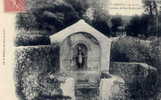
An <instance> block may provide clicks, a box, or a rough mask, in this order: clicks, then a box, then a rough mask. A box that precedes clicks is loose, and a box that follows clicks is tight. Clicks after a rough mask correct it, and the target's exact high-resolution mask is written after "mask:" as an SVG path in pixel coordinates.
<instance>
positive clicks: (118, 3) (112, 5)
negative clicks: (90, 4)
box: [106, 0, 143, 16]
mask: <svg viewBox="0 0 161 100" xmlns="http://www.w3.org/2000/svg"><path fill="white" fill-rule="evenodd" d="M106 7H107V8H106V9H108V12H109V14H111V15H129V16H133V15H141V14H142V13H143V4H142V0H109V1H108V3H107V6H106Z"/></svg>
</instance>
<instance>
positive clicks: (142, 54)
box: [111, 37, 150, 64]
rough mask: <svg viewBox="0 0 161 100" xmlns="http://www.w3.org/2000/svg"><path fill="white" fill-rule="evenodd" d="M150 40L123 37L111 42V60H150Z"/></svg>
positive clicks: (146, 61) (147, 61)
mask: <svg viewBox="0 0 161 100" xmlns="http://www.w3.org/2000/svg"><path fill="white" fill-rule="evenodd" d="M149 48H150V41H144V40H140V39H137V38H133V37H123V38H119V39H118V40H116V41H113V42H112V46H111V61H118V62H145V63H148V64H149V61H150V53H149V52H150V49H149Z"/></svg>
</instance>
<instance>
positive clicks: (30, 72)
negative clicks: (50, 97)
mask: <svg viewBox="0 0 161 100" xmlns="http://www.w3.org/2000/svg"><path fill="white" fill-rule="evenodd" d="M58 57H59V48H58V47H57V46H30V47H28V46H25V47H16V55H15V60H16V61H15V79H16V80H15V81H16V91H17V94H18V96H19V97H20V98H21V100H35V99H34V98H36V97H38V96H39V95H40V94H41V93H46V94H51V91H50V89H55V91H57V88H55V87H53V88H50V89H48V88H45V87H44V86H46V87H49V86H51V85H50V84H47V82H46V81H47V80H48V78H47V77H46V76H48V73H55V72H56V71H57V70H58V68H59V61H58V59H59V58H58ZM52 86H56V85H55V84H52ZM47 89H48V90H47Z"/></svg>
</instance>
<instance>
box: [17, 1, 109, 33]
mask: <svg viewBox="0 0 161 100" xmlns="http://www.w3.org/2000/svg"><path fill="white" fill-rule="evenodd" d="M28 6H29V7H28V11H27V12H26V13H25V14H18V15H17V27H18V29H21V28H23V29H26V30H39V31H42V30H45V31H47V34H48V35H50V34H53V33H55V32H57V31H60V30H62V29H64V28H65V27H67V26H69V25H71V24H73V23H75V22H77V21H78V20H79V19H85V20H86V21H87V22H89V24H91V25H92V26H94V27H96V28H98V30H100V31H101V32H104V33H107V29H108V24H107V21H108V20H107V19H108V15H107V14H105V13H106V12H103V9H101V5H99V3H97V2H96V0H92V1H91V0H85V1H83V2H82V0H28ZM89 8H95V9H93V14H92V17H93V18H94V19H90V18H89V16H86V14H87V11H88V9H89ZM96 12H97V13H96ZM104 15H105V16H106V18H104V17H101V16H104ZM26 16H29V17H26ZM24 19H27V20H24ZM100 23H101V24H103V27H102V28H100V27H98V26H97V25H98V24H100ZM101 24H100V25H101ZM49 33H50V34H49Z"/></svg>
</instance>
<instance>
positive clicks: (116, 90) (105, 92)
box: [99, 76, 125, 100]
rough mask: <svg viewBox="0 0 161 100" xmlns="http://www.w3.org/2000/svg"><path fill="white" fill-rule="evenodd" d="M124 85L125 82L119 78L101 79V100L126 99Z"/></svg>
mask: <svg viewBox="0 0 161 100" xmlns="http://www.w3.org/2000/svg"><path fill="white" fill-rule="evenodd" d="M124 83H125V82H124V80H123V79H122V78H120V77H118V76H111V77H110V78H104V79H101V82H100V87H99V89H100V96H99V100H120V98H124V93H123V92H122V91H123V90H122V87H121V86H123V85H124ZM123 100H124V99H123Z"/></svg>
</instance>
